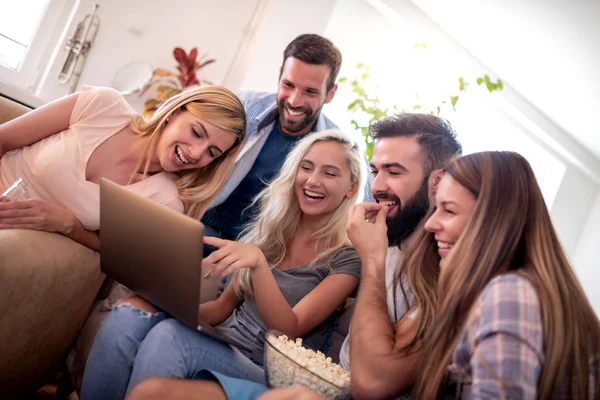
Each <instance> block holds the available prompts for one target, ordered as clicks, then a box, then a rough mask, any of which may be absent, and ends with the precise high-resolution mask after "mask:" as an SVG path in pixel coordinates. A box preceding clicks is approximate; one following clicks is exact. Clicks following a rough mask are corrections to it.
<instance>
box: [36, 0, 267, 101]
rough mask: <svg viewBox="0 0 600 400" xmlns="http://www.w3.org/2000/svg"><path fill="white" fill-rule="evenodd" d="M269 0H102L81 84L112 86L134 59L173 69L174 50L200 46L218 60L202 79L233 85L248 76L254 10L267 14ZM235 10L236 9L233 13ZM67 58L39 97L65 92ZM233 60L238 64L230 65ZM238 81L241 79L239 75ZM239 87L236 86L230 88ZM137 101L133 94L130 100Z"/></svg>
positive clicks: (84, 9) (85, 5)
mask: <svg viewBox="0 0 600 400" xmlns="http://www.w3.org/2000/svg"><path fill="white" fill-rule="evenodd" d="M269 1H270V0H220V1H211V0H202V1H198V0H171V1H169V2H168V3H164V2H154V1H146V0H128V1H120V0H100V1H99V5H100V7H99V9H98V11H97V14H98V16H99V17H100V21H101V25H100V29H99V31H98V35H97V37H96V41H95V43H94V47H93V49H92V50H91V51H90V54H89V57H88V59H87V62H86V65H85V68H84V70H83V73H82V76H81V79H80V81H79V85H84V84H86V85H102V86H112V82H113V78H114V76H115V73H116V72H117V71H118V70H119V69H120V68H121V67H122V66H124V65H126V64H128V63H130V62H133V61H140V60H143V61H149V62H150V63H151V64H152V66H153V67H154V68H159V67H162V68H168V69H171V70H173V71H176V70H175V66H176V61H175V59H174V58H173V53H172V52H173V48H174V47H182V48H183V49H185V50H186V51H188V52H189V50H190V49H191V48H192V47H198V52H199V54H200V55H202V54H204V53H207V54H208V56H209V57H210V58H215V59H216V60H217V62H216V63H214V64H212V65H209V66H207V67H206V68H205V69H202V70H200V71H199V73H198V77H199V78H200V79H206V80H209V81H211V82H214V83H217V84H223V82H224V81H225V80H226V78H227V80H228V81H230V82H233V83H235V82H236V76H235V75H236V74H237V75H238V76H244V75H245V72H246V69H247V65H246V64H247V60H246V59H245V58H242V59H240V56H239V54H238V53H240V52H244V51H245V49H244V46H248V45H249V44H248V39H249V37H250V38H252V37H253V32H254V29H255V28H256V26H255V25H256V24H257V23H260V22H261V21H260V20H259V19H257V16H256V15H255V14H256V13H255V10H256V8H259V9H260V10H259V11H260V12H262V13H266V11H265V8H268V7H265V6H264V3H269ZM90 4H91V0H83V1H82V3H81V4H80V6H79V8H78V10H77V15H76V18H75V20H74V21H73V25H72V27H71V29H69V34H71V33H72V32H73V29H74V25H75V24H76V23H77V22H79V20H80V19H81V18H82V17H83V16H84V15H85V14H87V13H88V12H89V10H90V8H91V7H90ZM232 10H235V11H232ZM65 56H66V52H65V51H62V50H61V51H60V53H59V55H58V57H57V60H55V62H54V65H53V66H52V67H51V68H52V71H51V73H50V74H49V75H48V79H47V80H46V81H45V82H43V85H42V90H41V93H40V95H41V97H42V98H43V99H44V100H45V101H48V100H51V99H54V98H56V97H59V96H61V95H63V94H65V92H66V90H67V86H60V85H58V83H57V82H56V76H57V74H58V71H59V70H60V67H61V65H62V63H63V61H64V58H65ZM233 63H235V65H234V68H230V67H231V66H232V64H233ZM237 82H238V83H237V84H238V85H239V79H237ZM231 89H232V90H237V89H238V87H231ZM130 101H131V102H132V103H134V104H139V101H137V102H136V99H135V98H130Z"/></svg>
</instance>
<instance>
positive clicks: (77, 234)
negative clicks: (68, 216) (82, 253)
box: [64, 218, 100, 251]
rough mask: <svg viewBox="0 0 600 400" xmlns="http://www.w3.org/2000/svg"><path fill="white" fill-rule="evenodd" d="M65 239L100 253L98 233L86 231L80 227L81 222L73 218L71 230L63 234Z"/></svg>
mask: <svg viewBox="0 0 600 400" xmlns="http://www.w3.org/2000/svg"><path fill="white" fill-rule="evenodd" d="M64 235H65V236H66V237H68V238H69V239H71V240H74V241H76V242H77V243H80V244H82V245H84V246H85V247H88V248H90V249H92V250H94V251H100V236H98V232H92V231H88V230H87V229H85V228H84V227H83V225H81V222H79V220H78V219H77V218H75V222H74V224H73V226H72V228H71V230H70V231H69V232H67V233H64Z"/></svg>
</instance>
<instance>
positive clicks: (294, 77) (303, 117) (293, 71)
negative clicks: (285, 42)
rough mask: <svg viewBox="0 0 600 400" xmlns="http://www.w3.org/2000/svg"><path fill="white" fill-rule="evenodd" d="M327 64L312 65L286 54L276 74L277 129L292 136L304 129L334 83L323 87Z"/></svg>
mask: <svg viewBox="0 0 600 400" xmlns="http://www.w3.org/2000/svg"><path fill="white" fill-rule="evenodd" d="M330 72H331V71H330V69H329V66H328V65H313V64H308V63H305V62H303V61H300V60H298V59H297V58H294V57H289V58H288V59H287V60H285V63H284V64H283V67H282V69H281V74H280V77H279V88H278V90H277V110H278V111H279V125H280V127H281V130H282V131H283V132H284V133H286V134H288V135H292V136H299V135H303V134H305V133H308V132H309V131H310V130H311V129H312V127H313V126H314V124H315V123H316V121H317V119H318V118H319V114H320V113H321V109H322V108H323V105H324V104H326V103H329V102H330V101H331V100H332V99H333V96H334V95H335V92H336V90H337V85H336V86H334V87H333V88H332V89H331V90H329V91H327V80H328V79H329V74H330Z"/></svg>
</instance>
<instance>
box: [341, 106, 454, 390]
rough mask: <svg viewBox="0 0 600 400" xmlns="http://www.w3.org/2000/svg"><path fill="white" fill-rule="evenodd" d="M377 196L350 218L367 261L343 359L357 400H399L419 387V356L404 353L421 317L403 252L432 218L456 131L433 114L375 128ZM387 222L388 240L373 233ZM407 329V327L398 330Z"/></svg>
mask: <svg viewBox="0 0 600 400" xmlns="http://www.w3.org/2000/svg"><path fill="white" fill-rule="evenodd" d="M370 135H371V136H372V137H373V139H374V140H375V148H374V152H373V158H372V160H371V172H372V178H373V182H372V184H371V192H372V193H373V195H374V197H375V200H376V203H362V204H358V205H356V206H354V207H353V208H352V209H351V210H350V213H349V217H348V224H347V232H348V236H349V238H350V240H351V241H352V244H353V245H354V247H355V248H356V251H357V252H358V254H359V256H360V258H361V261H362V275H361V283H360V287H359V291H358V296H357V299H356V303H355V310H354V315H353V317H352V324H351V327H350V334H349V335H348V336H347V337H346V340H345V341H344V344H343V345H342V350H341V352H340V362H341V364H342V366H343V367H344V368H345V369H347V370H350V371H351V372H352V381H351V384H352V395H353V398H356V399H362V398H369V399H377V398H382V399H383V398H386V399H387V398H392V397H394V396H397V395H398V394H400V393H403V392H406V391H407V390H408V389H410V386H411V385H412V383H413V381H414V378H415V376H416V375H415V374H414V372H416V369H417V367H418V366H417V363H418V357H416V356H415V355H414V354H415V352H413V353H409V354H404V353H402V352H400V351H399V349H402V347H403V346H404V345H405V344H406V341H407V337H412V336H411V335H408V334H407V333H408V332H409V331H410V329H411V328H412V324H411V320H412V319H414V317H415V315H416V312H417V311H416V310H414V309H413V306H414V297H413V296H412V293H411V291H410V288H409V287H408V284H407V283H406V280H405V279H403V277H402V276H400V273H399V267H400V264H401V260H402V249H403V248H404V247H405V245H406V243H408V242H409V241H410V239H411V236H412V234H413V233H414V232H415V230H416V229H417V228H418V227H419V224H420V223H421V221H423V220H424V218H425V216H426V215H427V213H428V211H429V209H430V204H433V198H434V195H435V191H436V189H437V184H438V182H439V181H440V179H441V175H442V169H443V167H444V166H445V165H446V164H447V163H448V162H449V161H450V160H452V159H453V158H455V157H458V156H460V155H461V152H462V148H461V145H460V143H459V142H458V141H457V140H456V134H455V133H454V131H453V130H452V128H451V126H450V124H449V123H448V122H447V121H445V120H443V119H441V118H438V117H436V116H434V115H429V114H410V113H399V114H396V115H394V116H391V117H388V118H384V119H381V120H379V121H377V122H375V123H374V124H373V125H372V126H371V128H370ZM382 217H385V222H386V225H387V237H385V234H382V233H381V232H383V231H382V230H381V229H373V228H374V227H375V225H374V223H375V222H376V219H377V218H382ZM399 322H401V323H399Z"/></svg>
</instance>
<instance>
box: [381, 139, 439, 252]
mask: <svg viewBox="0 0 600 400" xmlns="http://www.w3.org/2000/svg"><path fill="white" fill-rule="evenodd" d="M371 173H372V175H373V183H372V184H371V192H372V193H373V196H374V197H375V200H376V201H377V202H378V203H381V204H383V205H385V206H388V207H389V210H388V213H387V219H386V220H387V225H388V240H389V244H390V246H397V245H399V244H400V243H401V242H402V241H403V240H404V239H406V238H407V237H408V236H410V234H411V233H412V232H413V231H414V229H415V228H416V227H417V225H418V224H419V222H421V219H423V217H425V215H426V213H427V210H428V209H429V186H428V180H427V177H426V176H425V171H424V168H423V154H422V150H421V145H420V144H419V142H418V140H417V138H416V137H414V136H413V137H408V136H395V137H382V138H380V139H378V140H377V143H376V144H375V148H374V151H373V157H372V159H371Z"/></svg>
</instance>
